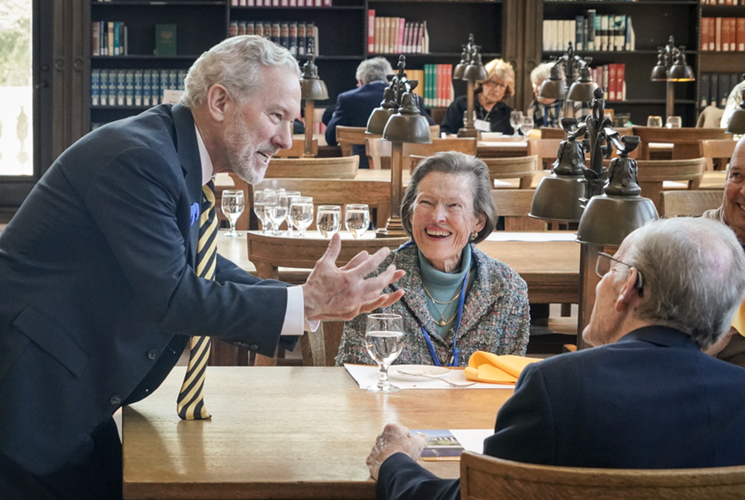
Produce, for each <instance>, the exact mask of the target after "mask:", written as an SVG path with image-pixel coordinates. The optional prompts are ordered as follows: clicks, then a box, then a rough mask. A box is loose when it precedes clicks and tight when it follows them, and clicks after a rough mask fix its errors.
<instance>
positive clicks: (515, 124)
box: [510, 109, 523, 137]
mask: <svg viewBox="0 0 745 500" xmlns="http://www.w3.org/2000/svg"><path fill="white" fill-rule="evenodd" d="M522 123H523V112H522V111H518V110H516V109H514V110H512V111H511V112H510V126H511V127H512V128H513V129H515V133H514V134H513V137H517V136H519V135H520V127H521V126H522Z"/></svg>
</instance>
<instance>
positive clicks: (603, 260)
mask: <svg viewBox="0 0 745 500" xmlns="http://www.w3.org/2000/svg"><path fill="white" fill-rule="evenodd" d="M614 262H615V263H617V264H621V265H622V266H626V267H628V268H629V269H631V268H634V266H632V265H631V264H627V263H625V262H622V261H620V260H618V259H616V258H615V257H613V256H611V255H608V254H607V253H605V252H598V260H597V261H596V263H595V272H596V273H597V274H598V276H600V277H601V278H602V277H603V276H605V275H606V274H608V272H609V271H610V270H611V267H612V266H613V263H614ZM634 269H636V276H637V278H636V284H635V285H634V287H635V288H636V290H637V291H638V292H639V296H640V297H643V296H644V280H643V278H642V273H641V272H640V271H639V269H637V268H634Z"/></svg>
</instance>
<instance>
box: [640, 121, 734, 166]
mask: <svg viewBox="0 0 745 500" xmlns="http://www.w3.org/2000/svg"><path fill="white" fill-rule="evenodd" d="M634 135H638V136H639V137H640V138H641V144H640V145H639V150H640V151H639V159H640V160H649V143H650V142H666V143H672V144H673V160H685V159H690V158H698V157H700V156H701V150H700V147H701V146H700V145H699V141H701V140H706V139H727V138H728V137H729V136H728V135H727V133H726V132H725V131H724V129H713V128H664V127H636V126H635V127H634Z"/></svg>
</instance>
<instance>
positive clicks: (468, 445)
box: [450, 415, 497, 453]
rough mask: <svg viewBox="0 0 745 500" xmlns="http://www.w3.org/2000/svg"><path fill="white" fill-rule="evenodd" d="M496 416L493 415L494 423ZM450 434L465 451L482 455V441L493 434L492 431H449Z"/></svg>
mask: <svg viewBox="0 0 745 500" xmlns="http://www.w3.org/2000/svg"><path fill="white" fill-rule="evenodd" d="M496 420H497V416H496V415H494V421H495V422H496ZM450 433H451V434H452V435H453V436H455V439H457V440H458V442H459V443H460V444H461V445H462V446H463V449H465V450H467V451H473V452H475V453H484V439H486V438H488V437H489V436H491V435H492V434H494V429H450Z"/></svg>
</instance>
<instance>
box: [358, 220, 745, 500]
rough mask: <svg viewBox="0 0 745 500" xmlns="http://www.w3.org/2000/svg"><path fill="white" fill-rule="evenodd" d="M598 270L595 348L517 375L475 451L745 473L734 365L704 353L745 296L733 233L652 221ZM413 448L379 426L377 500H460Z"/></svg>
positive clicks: (744, 266)
mask: <svg viewBox="0 0 745 500" xmlns="http://www.w3.org/2000/svg"><path fill="white" fill-rule="evenodd" d="M598 274H601V275H603V279H602V280H601V281H600V283H599V284H598V286H597V289H596V292H597V299H596V302H595V307H594V308H593V310H592V317H591V319H590V323H589V325H588V326H587V328H585V331H584V332H583V338H584V339H585V340H586V341H587V342H589V343H590V344H591V345H596V346H601V347H597V348H594V349H586V350H583V351H580V352H577V353H572V354H563V355H561V356H557V357H554V358H550V359H547V360H545V361H542V362H540V363H536V364H533V365H530V366H529V367H528V368H526V369H525V371H524V372H523V373H522V375H521V376H520V378H519V380H518V382H517V386H516V388H515V394H514V396H513V397H512V398H510V399H509V400H508V401H507V402H506V403H505V405H504V406H503V407H502V409H501V410H500V411H499V414H498V415H497V423H496V428H495V434H494V435H492V436H491V437H489V438H487V439H486V441H485V442H484V453H485V454H488V455H492V456H496V457H500V458H505V459H509V460H515V461H519V462H528V463H536V464H546V465H559V466H574V467H605V468H642V469H647V468H649V469H657V468H693V467H718V466H730V465H745V448H744V447H743V446H742V435H743V432H744V431H745V400H743V398H742V397H740V396H741V395H742V394H743V391H745V369H743V368H741V367H739V366H735V365H732V364H729V363H725V362H723V361H721V360H718V359H715V358H714V357H711V356H709V355H707V354H704V353H703V352H702V350H703V349H706V348H708V347H709V346H711V345H712V344H714V343H715V342H716V341H717V340H718V339H719V338H720V337H721V336H722V335H723V334H724V332H726V331H727V329H728V328H729V325H730V323H731V321H732V316H733V314H734V312H735V311H736V310H737V308H738V307H739V305H740V302H741V301H742V298H743V293H745V257H743V252H742V248H741V247H740V244H739V243H738V242H737V239H736V238H735V236H734V234H733V233H732V231H731V230H729V229H728V228H726V227H725V226H724V225H722V224H719V223H717V222H714V221H711V220H706V219H682V218H678V219H669V220H661V221H657V222H654V223H651V224H648V225H646V226H644V227H643V228H641V229H638V230H637V231H635V232H633V233H632V234H630V235H629V236H628V237H627V238H626V240H624V242H623V244H622V245H621V247H620V248H619V250H618V252H617V253H616V255H615V256H614V257H609V256H602V255H601V256H599V265H598ZM424 443H425V441H424V438H423V437H422V436H420V435H417V436H412V435H411V433H410V432H409V431H408V430H407V429H406V428H405V427H403V426H401V425H399V424H389V425H388V426H386V428H385V430H384V432H383V433H382V434H381V435H380V436H378V439H377V441H376V443H375V446H374V447H373V449H372V452H371V453H370V456H369V457H368V459H367V464H368V466H369V468H370V473H371V474H372V476H373V477H374V478H377V479H378V497H379V498H395V499H407V498H411V499H415V498H416V499H418V498H428V499H457V498H460V484H459V481H458V480H443V479H439V478H437V477H436V476H434V475H433V474H431V473H429V472H428V471H426V470H425V469H423V468H421V467H420V466H419V465H418V464H417V463H416V462H415V460H416V459H417V457H418V456H419V454H420V453H421V450H422V448H423V446H424Z"/></svg>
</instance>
